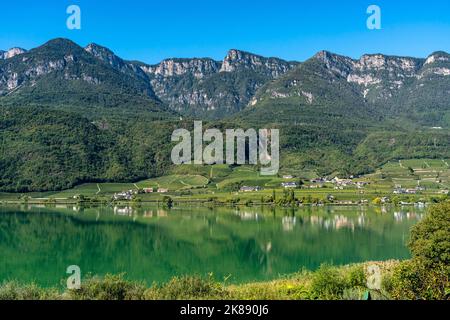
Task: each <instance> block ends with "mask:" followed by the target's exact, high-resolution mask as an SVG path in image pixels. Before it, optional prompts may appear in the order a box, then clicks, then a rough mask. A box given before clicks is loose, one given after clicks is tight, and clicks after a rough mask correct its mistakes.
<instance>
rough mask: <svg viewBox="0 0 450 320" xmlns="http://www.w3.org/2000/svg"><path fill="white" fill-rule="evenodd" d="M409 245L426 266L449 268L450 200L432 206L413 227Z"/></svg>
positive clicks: (415, 256)
mask: <svg viewBox="0 0 450 320" xmlns="http://www.w3.org/2000/svg"><path fill="white" fill-rule="evenodd" d="M409 247H410V249H411V253H412V255H413V257H414V258H420V259H422V262H423V263H425V264H426V266H428V267H431V268H434V267H440V266H441V265H444V266H447V268H450V202H445V203H441V204H438V205H435V206H433V207H432V208H431V209H430V210H429V212H428V214H427V216H426V217H425V218H424V219H423V220H422V221H421V222H420V223H418V224H417V225H416V226H415V227H413V229H412V231H411V240H410V243H409Z"/></svg>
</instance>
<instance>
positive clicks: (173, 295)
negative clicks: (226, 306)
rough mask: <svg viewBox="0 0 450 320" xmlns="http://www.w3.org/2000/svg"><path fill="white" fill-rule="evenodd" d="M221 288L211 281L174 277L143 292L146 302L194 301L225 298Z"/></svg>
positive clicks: (224, 291)
mask: <svg viewBox="0 0 450 320" xmlns="http://www.w3.org/2000/svg"><path fill="white" fill-rule="evenodd" d="M226 294H227V293H226V290H225V289H224V288H223V286H222V285H221V284H219V283H217V282H214V281H213V280H212V279H202V278H200V277H188V276H184V277H175V278H173V279H172V280H170V281H169V282H168V283H166V284H164V285H154V286H153V287H152V288H150V289H148V290H147V291H146V292H145V299H146V300H194V299H199V300H201V299H220V298H224V297H226Z"/></svg>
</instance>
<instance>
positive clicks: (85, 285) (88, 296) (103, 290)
mask: <svg viewBox="0 0 450 320" xmlns="http://www.w3.org/2000/svg"><path fill="white" fill-rule="evenodd" d="M144 291H145V286H144V285H143V284H141V283H137V282H130V281H127V280H125V279H124V276H123V275H106V276H105V277H104V278H97V277H94V278H90V279H87V280H85V281H83V282H82V284H81V288H80V289H79V290H69V291H68V292H67V293H66V294H67V295H68V298H69V299H72V300H142V299H143V297H144Z"/></svg>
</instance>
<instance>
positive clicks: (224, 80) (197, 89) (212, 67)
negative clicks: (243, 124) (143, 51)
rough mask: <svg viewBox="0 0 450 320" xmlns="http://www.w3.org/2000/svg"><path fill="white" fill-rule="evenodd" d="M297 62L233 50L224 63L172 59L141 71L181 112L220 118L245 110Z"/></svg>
mask: <svg viewBox="0 0 450 320" xmlns="http://www.w3.org/2000/svg"><path fill="white" fill-rule="evenodd" d="M295 65H296V63H289V62H286V61H283V60H281V59H276V58H264V57H261V56H257V55H254V54H251V53H247V52H244V51H239V50H230V51H229V52H228V54H227V55H226V57H225V59H224V60H223V61H214V60H212V59H207V58H205V59H169V60H164V61H162V62H161V63H159V64H157V65H153V66H148V65H143V66H141V68H142V70H143V71H145V72H146V73H147V75H148V76H149V77H150V78H151V84H152V87H153V88H154V91H155V93H156V94H157V96H158V97H159V98H160V99H161V100H162V101H163V102H165V103H166V104H168V105H169V107H170V108H171V109H174V110H176V111H178V112H181V113H186V114H194V115H201V116H212V117H220V116H223V115H226V114H230V113H234V112H237V111H239V110H241V109H242V108H244V107H245V106H246V105H247V104H248V103H249V101H250V99H251V98H252V97H253V95H254V94H255V93H256V91H257V90H258V89H259V88H260V87H262V86H263V85H264V84H265V83H267V82H268V81H270V80H273V79H275V78H277V77H279V76H280V75H282V74H285V73H286V72H288V71H289V70H291V69H292V68H293V67H294V66H295Z"/></svg>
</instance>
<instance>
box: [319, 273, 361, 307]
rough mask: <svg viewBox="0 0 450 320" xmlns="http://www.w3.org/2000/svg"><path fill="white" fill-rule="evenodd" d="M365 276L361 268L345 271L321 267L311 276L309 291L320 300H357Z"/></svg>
mask: <svg viewBox="0 0 450 320" xmlns="http://www.w3.org/2000/svg"><path fill="white" fill-rule="evenodd" d="M365 285H366V276H365V273H364V269H363V267H362V266H351V267H348V268H347V269H345V270H340V269H339V268H336V267H333V266H329V265H322V266H321V267H320V268H319V269H318V270H317V271H316V272H314V273H313V274H312V281H311V291H312V294H313V296H314V297H315V298H317V299H320V300H339V299H343V298H344V296H345V298H346V299H359V298H360V293H361V292H362V290H363V289H365Z"/></svg>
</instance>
